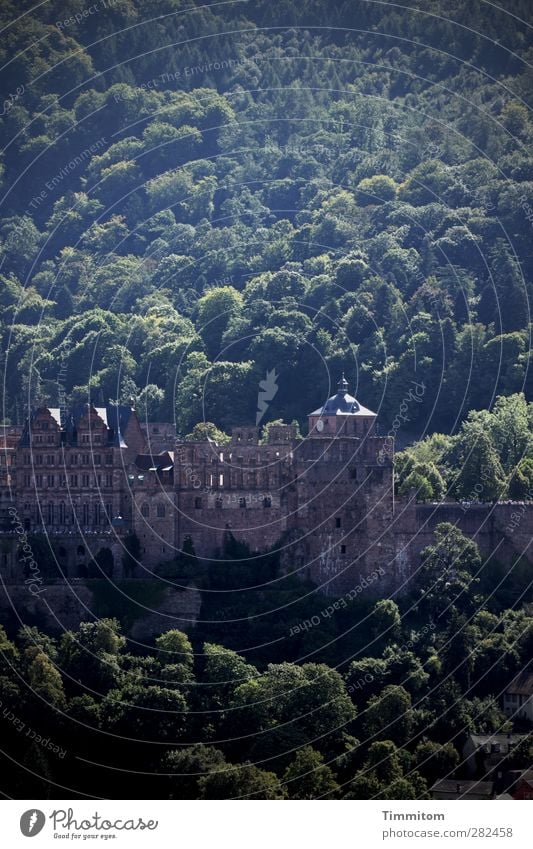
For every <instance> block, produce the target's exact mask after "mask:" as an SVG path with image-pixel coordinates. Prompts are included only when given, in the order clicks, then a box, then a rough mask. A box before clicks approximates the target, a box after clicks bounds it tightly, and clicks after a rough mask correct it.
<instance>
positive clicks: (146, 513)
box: [141, 502, 150, 518]
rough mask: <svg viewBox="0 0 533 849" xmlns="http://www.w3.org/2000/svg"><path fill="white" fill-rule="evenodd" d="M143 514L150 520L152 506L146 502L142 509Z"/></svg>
mask: <svg viewBox="0 0 533 849" xmlns="http://www.w3.org/2000/svg"><path fill="white" fill-rule="evenodd" d="M141 514H142V515H143V516H144V517H145V518H148V517H149V515H150V506H149V505H148V504H146V502H145V503H144V504H143V505H142V507H141Z"/></svg>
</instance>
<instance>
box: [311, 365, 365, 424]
mask: <svg viewBox="0 0 533 849" xmlns="http://www.w3.org/2000/svg"><path fill="white" fill-rule="evenodd" d="M337 387H338V388H337V392H336V394H335V395H332V396H331V398H328V400H327V401H326V403H325V404H324V405H323V406H322V407H319V408H318V410H314V411H313V412H312V413H310V414H309V416H308V421H309V436H310V437H326V436H330V437H331V436H341V435H342V436H357V437H364V436H365V435H366V434H369V433H370V432H371V430H372V429H373V427H374V424H375V421H376V414H375V413H373V412H372V410H368V409H367V408H366V407H363V405H362V404H360V403H359V401H357V400H356V399H355V398H354V397H353V396H352V395H350V394H349V392H348V381H347V380H346V378H345V377H344V372H343V373H342V377H341V379H340V380H339V382H338V384H337Z"/></svg>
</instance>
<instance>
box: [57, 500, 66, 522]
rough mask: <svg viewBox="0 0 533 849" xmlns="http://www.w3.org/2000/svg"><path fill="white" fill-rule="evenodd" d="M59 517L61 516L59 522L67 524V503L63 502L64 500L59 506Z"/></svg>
mask: <svg viewBox="0 0 533 849" xmlns="http://www.w3.org/2000/svg"><path fill="white" fill-rule="evenodd" d="M58 517H59V524H60V525H64V524H65V505H64V504H63V502H61V503H60V504H59V506H58Z"/></svg>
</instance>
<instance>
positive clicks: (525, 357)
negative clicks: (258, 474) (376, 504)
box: [0, 0, 533, 442]
mask: <svg viewBox="0 0 533 849" xmlns="http://www.w3.org/2000/svg"><path fill="white" fill-rule="evenodd" d="M422 5H423V8H424V13H423V14H422V13H421V11H420V10H419V8H418V5H417V4H416V3H413V2H409V3H407V4H406V5H405V6H403V7H401V9H400V8H399V7H398V8H396V7H386V6H383V5H382V4H374V3H369V2H363V1H361V2H335V1H334V2H328V3H325V2H320V0H313V1H312V2H311V0H309V2H304V3H303V4H300V5H299V9H298V10H296V8H294V4H291V3H285V2H276V3H275V4H273V3H271V2H268V1H267V0H257V1H256V2H253V3H246V4H244V3H239V2H235V3H227V4H222V5H214V6H211V7H199V8H194V7H193V6H187V7H183V4H182V3H181V2H179V0H157V2H152V3H150V4H149V5H148V6H146V4H141V3H139V2H136V0H117V2H113V3H112V4H107V6H106V4H100V6H101V7H100V6H99V4H95V5H94V7H90V8H91V9H92V10H93V11H92V12H90V13H87V14H85V15H84V14H83V10H84V9H85V11H86V12H87V9H86V8H85V7H84V6H83V3H82V2H81V0H80V2H75V0H73V1H72V2H70V3H68V4H65V3H64V2H59V0H58V2H48V3H46V4H42V5H40V6H38V7H37V8H36V9H35V10H33V11H32V12H31V14H26V13H23V12H22V11H21V10H22V9H23V8H24V7H27V8H29V7H30V4H25V3H23V4H20V3H18V4H17V5H16V6H15V4H14V3H4V4H3V6H2V18H3V20H2V26H5V27H6V31H5V36H4V38H3V41H2V46H1V48H0V51H1V60H2V71H1V74H0V79H1V80H2V84H3V89H4V90H5V91H6V92H9V96H8V97H7V99H6V100H5V102H4V105H3V109H2V116H1V119H0V123H1V127H0V132H1V134H2V138H3V140H4V143H3V156H2V179H3V183H2V218H1V219H0V252H1V259H0V262H1V265H0V274H1V275H2V279H1V294H0V297H1V299H2V302H1V307H2V356H3V372H4V374H5V378H4V382H3V390H4V392H5V397H4V415H5V417H6V419H7V420H8V421H9V420H11V421H20V420H21V419H22V418H23V416H24V414H25V412H26V411H27V408H28V407H29V406H31V405H32V404H33V403H35V401H36V399H37V400H40V399H44V400H49V401H51V402H56V403H57V397H58V392H59V388H58V384H60V387H61V390H62V391H63V392H64V393H65V394H66V399H67V401H68V400H71V399H72V400H80V399H85V400H87V397H88V396H90V397H91V398H93V399H94V400H95V402H98V401H100V402H104V401H105V402H107V401H108V400H109V399H129V398H131V397H133V398H135V399H136V403H137V406H138V409H139V410H140V411H141V412H142V413H143V415H146V416H148V417H149V418H150V419H151V420H157V419H159V420H174V419H175V420H176V422H177V426H178V431H179V432H180V433H183V434H186V433H188V432H190V431H191V430H192V428H193V426H194V425H195V424H196V423H197V422H198V421H201V420H202V419H207V420H209V421H213V422H214V423H215V424H216V425H217V426H218V427H220V428H221V429H224V430H227V429H228V428H229V427H231V426H232V425H233V424H234V423H236V422H238V423H245V422H252V421H253V420H254V419H255V411H256V404H257V387H258V383H259V381H260V380H262V379H263V378H264V376H265V373H266V372H267V371H270V370H272V369H275V370H276V374H278V375H279V378H278V385H279V391H278V392H277V395H276V398H275V400H274V401H273V403H272V404H271V406H270V410H269V417H270V418H283V419H285V420H286V421H291V420H293V419H298V420H299V421H300V422H302V423H303V422H304V421H305V416H306V415H307V413H308V412H309V411H310V410H312V409H314V408H315V407H316V406H317V403H318V402H319V401H320V400H321V398H325V397H327V394H328V392H329V389H330V387H331V384H334V383H335V382H336V381H337V379H338V375H339V373H340V371H341V370H342V369H343V368H344V369H345V370H346V373H347V377H348V378H349V380H350V383H351V388H352V391H354V392H355V393H356V394H357V395H358V396H359V397H361V398H362V399H363V402H364V403H365V404H366V405H368V406H369V407H371V408H372V409H374V410H376V411H378V412H379V414H380V421H381V422H382V423H383V424H384V426H385V427H389V426H390V425H391V423H392V422H393V421H394V418H395V416H396V415H397V413H398V410H399V408H400V406H401V403H402V400H403V399H404V398H405V397H406V396H408V393H409V389H410V388H412V385H413V382H415V383H416V384H417V385H418V386H422V387H423V388H424V391H423V393H421V397H420V398H418V399H417V401H418V403H416V404H410V406H409V411H408V415H407V417H406V418H407V419H408V421H407V422H405V421H404V422H403V424H402V427H401V429H400V430H399V432H398V433H397V434H396V435H397V437H398V439H399V441H400V442H401V440H402V438H403V439H407V438H408V437H412V436H413V435H415V436H419V435H421V434H425V433H427V432H429V433H432V432H434V431H444V432H450V431H452V430H453V429H454V428H457V427H458V425H459V424H460V422H461V421H462V420H463V419H464V418H465V417H466V415H467V414H468V412H469V411H471V410H483V409H487V408H490V407H491V405H492V404H493V402H494V399H495V398H496V397H497V396H498V395H510V394H513V393H519V392H525V395H526V398H527V399H530V398H531V397H532V385H531V377H530V373H529V371H528V362H529V352H530V315H529V299H530V297H531V279H532V273H531V272H532V267H533V261H532V256H531V247H530V246H531V227H532V224H533V175H532V172H531V168H532V166H531V158H530V155H529V154H530V145H531V139H532V126H531V121H530V117H529V109H528V97H530V95H531V92H530V89H531V85H530V83H531V71H530V69H529V66H528V64H527V60H528V58H530V57H531V55H532V48H531V42H530V40H528V27H527V25H526V24H522V23H521V21H520V19H521V18H522V19H527V16H528V8H527V4H526V3H525V2H518V0H517V2H514V3H512V4H510V6H509V4H507V7H508V10H507V12H503V11H499V10H498V9H497V7H495V6H494V5H490V6H489V5H487V4H486V3H483V2H473V3H469V4H463V3H459V2H434V0H432V2H429V3H425V4H422ZM511 7H512V9H513V15H511V14H510V13H509V12H510V9H511ZM439 10H440V11H442V12H443V15H439ZM76 15H78V20H76ZM147 20H149V21H150V23H149V24H147V23H146V22H147ZM472 22H474V25H472ZM480 375H482V376H483V378H482V379H478V377H479V376H480ZM329 394H331V392H329Z"/></svg>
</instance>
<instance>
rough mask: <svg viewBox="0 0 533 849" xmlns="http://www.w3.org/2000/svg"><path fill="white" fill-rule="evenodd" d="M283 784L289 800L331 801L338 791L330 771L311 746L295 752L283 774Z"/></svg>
mask: <svg viewBox="0 0 533 849" xmlns="http://www.w3.org/2000/svg"><path fill="white" fill-rule="evenodd" d="M283 783H284V785H285V787H286V791H287V794H288V797H289V799H322V798H329V799H332V798H335V795H336V793H337V791H338V789H339V786H338V784H337V782H336V781H335V776H334V774H333V772H332V770H331V769H330V768H329V766H326V765H325V764H324V759H323V757H322V755H321V754H320V753H319V752H317V751H316V750H315V749H313V748H312V747H311V746H304V747H303V748H302V749H299V750H298V751H297V752H296V755H295V757H294V760H293V761H292V763H291V764H289V766H288V767H287V769H286V770H285V772H284V773H283Z"/></svg>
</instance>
